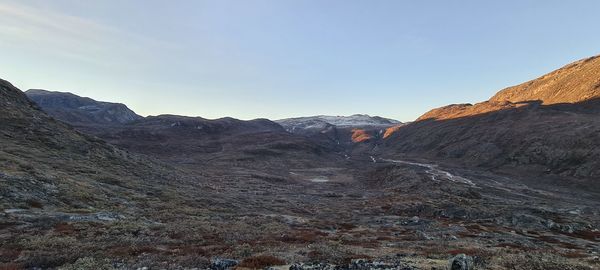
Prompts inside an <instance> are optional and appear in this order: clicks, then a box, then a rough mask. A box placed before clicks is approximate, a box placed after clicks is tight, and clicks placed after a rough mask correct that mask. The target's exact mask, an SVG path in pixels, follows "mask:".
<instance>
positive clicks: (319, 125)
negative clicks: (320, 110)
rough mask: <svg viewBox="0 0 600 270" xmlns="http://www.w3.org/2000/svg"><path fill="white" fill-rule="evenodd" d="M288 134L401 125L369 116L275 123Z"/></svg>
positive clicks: (308, 118) (307, 118) (390, 120)
mask: <svg viewBox="0 0 600 270" xmlns="http://www.w3.org/2000/svg"><path fill="white" fill-rule="evenodd" d="M275 122H277V123H278V124H280V125H282V126H283V127H284V128H285V129H286V130H287V131H289V132H293V133H294V132H297V131H300V130H315V129H316V130H324V129H327V128H332V127H338V128H352V127H385V126H393V125H398V124H402V123H401V122H400V121H397V120H393V119H388V118H383V117H379V116H369V115H366V114H355V115H351V116H331V115H317V116H308V117H296V118H287V119H281V120H277V121H275Z"/></svg>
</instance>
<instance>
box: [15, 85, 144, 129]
mask: <svg viewBox="0 0 600 270" xmlns="http://www.w3.org/2000/svg"><path fill="white" fill-rule="evenodd" d="M25 94H26V95H27V96H28V97H29V98H30V99H31V100H33V101H34V102H35V103H36V104H38V105H39V106H40V107H42V108H43V109H44V111H46V112H47V113H48V114H50V115H51V116H52V117H54V118H56V119H59V120H61V121H64V122H67V123H70V124H75V125H77V124H125V123H129V122H132V121H135V120H138V119H141V118H142V117H141V116H139V115H137V114H136V113H135V112H133V111H132V110H130V109H129V108H127V106H125V105H124V104H120V103H110V102H99V101H95V100H93V99H91V98H86V97H80V96H77V95H74V94H71V93H64V92H54V91H46V90H38V89H31V90H28V91H27V92H25Z"/></svg>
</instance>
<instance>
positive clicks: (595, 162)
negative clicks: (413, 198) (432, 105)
mask: <svg viewBox="0 0 600 270" xmlns="http://www.w3.org/2000/svg"><path fill="white" fill-rule="evenodd" d="M599 85H600V58H598V57H592V58H588V59H585V60H581V61H577V62H575V63H573V64H570V65H568V66H566V67H564V68H561V69H559V70H557V71H554V72H552V73H549V74H547V75H544V76H542V77H540V78H538V79H536V80H533V81H530V82H527V83H525V84H521V85H518V86H515V87H510V88H507V89H505V90H502V91H500V92H499V93H498V94H496V95H495V96H494V97H493V98H491V99H490V100H489V101H486V102H482V103H478V104H475V105H470V104H461V105H450V106H446V107H442V108H439V109H434V110H432V111H430V112H428V113H426V114H425V115H423V116H422V117H420V118H419V121H417V122H414V123H411V124H409V125H407V126H405V127H402V128H400V129H397V130H396V131H395V132H393V134H391V135H390V136H389V137H388V139H387V140H386V146H387V149H386V150H384V152H386V153H387V154H388V155H409V156H421V157H428V158H435V159H438V160H441V159H443V160H446V161H453V162H460V163H463V164H466V165H477V166H484V167H488V168H496V169H502V170H507V171H509V172H513V173H515V172H516V173H518V172H521V171H528V172H536V173H537V174H538V175H539V174H548V173H550V174H558V175H564V176H576V177H580V178H596V177H597V176H598V175H600V162H599V160H600V148H598V147H597V146H598V141H599V139H600V137H599V134H600V117H599V116H600V102H599V100H598V97H600V87H599Z"/></svg>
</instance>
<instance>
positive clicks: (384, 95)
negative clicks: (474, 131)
mask: <svg viewBox="0 0 600 270" xmlns="http://www.w3.org/2000/svg"><path fill="white" fill-rule="evenodd" d="M599 8H600V2H598V1H592V0H575V1H568V2H567V1H558V0H549V1H533V0H525V1H517V0H512V1H500V2H489V1H475V0H462V1H442V0H437V1H434V0H425V1H401V0H398V1H392V0H382V1H363V0H350V1H342V0H331V1H316V0H305V1H300V0H250V1H245V0H219V1H216V0H215V1H206V0H181V1H175V2H172V1H160V0H148V1H142V0H130V1H117V0H103V1H77V0H53V1H46V0H19V1H17V0H14V1H13V0H0V59H2V60H3V61H2V62H3V63H2V65H1V66H0V78H2V79H5V80H8V81H10V82H12V83H13V84H14V85H15V86H17V87H19V88H20V89H22V90H23V91H25V90H27V89H33V88H37V89H46V90H52V91H61V92H71V93H74V94H76V95H80V96H85V97H90V98H93V99H96V100H100V101H108V102H118V103H124V104H126V105H127V106H129V107H130V108H131V109H132V110H134V111H135V112H136V113H138V114H140V115H144V116H147V115H159V114H178V115H188V116H200V117H204V118H210V119H214V118H221V117H235V118H239V119H254V118H269V119H281V118H289V117H301V116H310V115H353V114H369V115H372V116H375V115H376V116H382V117H387V118H392V119H397V120H400V121H412V120H414V119H415V118H417V117H418V116H420V115H421V114H423V113H425V112H426V111H428V110H430V109H432V108H435V107H439V106H444V105H447V104H452V103H476V102H480V101H483V100H486V99H488V98H489V97H490V96H492V95H493V94H494V93H495V92H497V91H499V90H501V89H502V88H505V87H508V86H512V85H515V84H518V83H522V82H525V81H528V80H531V79H535V78H536V77H538V76H541V75H543V74H545V73H547V72H550V71H552V70H554V69H557V68H560V67H561V66H563V65H566V64H568V63H570V62H573V61H575V60H578V59H581V58H585V57H590V56H593V55H597V54H599V53H600V49H599V48H600V35H597V32H598V30H597V22H596V21H597V20H596V18H597V15H596V14H595V13H596V12H597V10H599Z"/></svg>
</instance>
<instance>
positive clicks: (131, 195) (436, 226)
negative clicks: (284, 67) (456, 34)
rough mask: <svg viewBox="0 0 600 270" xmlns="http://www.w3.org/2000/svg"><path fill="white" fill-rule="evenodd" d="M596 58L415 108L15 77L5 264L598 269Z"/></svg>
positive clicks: (1, 163) (0, 244) (6, 138)
mask: <svg viewBox="0 0 600 270" xmlns="http://www.w3.org/2000/svg"><path fill="white" fill-rule="evenodd" d="M599 63H600V58H597V57H596V58H589V59H586V60H582V61H578V62H576V63H574V64H571V65H568V66H566V67H565V68H563V69H561V70H559V71H557V72H553V73H550V74H549V75H545V76H543V77H541V78H540V79H538V80H534V81H532V82H530V83H527V84H525V86H520V87H517V88H509V90H505V91H502V92H500V93H505V96H506V97H508V98H506V100H505V99H504V98H502V95H498V96H495V97H494V98H492V99H490V100H489V101H486V102H483V103H480V104H476V105H464V104H463V105H450V106H446V107H443V108H440V109H434V110H432V111H430V112H429V113H426V114H425V115H424V116H422V117H421V118H419V119H418V120H417V121H415V122H411V123H400V122H398V121H395V120H392V119H385V118H381V117H371V116H367V115H352V116H348V117H343V116H322V115H321V116H314V117H303V118H291V119H282V120H277V121H271V120H268V119H255V120H249V121H244V120H238V119H234V118H229V117H225V118H220V119H205V118H202V117H189V116H178V115H158V116H148V117H142V116H139V115H137V114H136V113H135V112H133V111H132V110H130V109H129V108H127V106H126V105H124V104H118V103H109V102H99V101H95V100H93V99H91V98H83V97H79V96H76V95H74V94H70V93H63V92H52V91H46V90H29V91H26V92H22V91H21V90H19V89H17V88H16V87H14V86H13V85H12V84H10V83H9V82H7V81H1V84H0V87H1V92H0V103H1V105H2V107H1V108H0V124H1V127H2V129H1V130H0V188H1V189H0V269H23V268H24V269H39V268H41V269H55V268H59V269H226V268H228V267H230V266H234V265H237V269H257V268H259V269H263V268H267V267H270V266H273V267H279V268H280V269H281V268H285V269H332V268H333V267H334V265H336V266H338V267H339V269H369V268H374V265H380V266H381V267H379V268H386V267H387V268H393V269H446V267H447V266H448V263H449V260H450V261H452V260H453V258H455V256H456V257H457V258H459V257H461V256H462V255H461V254H464V256H467V257H465V258H469V260H470V264H471V266H472V267H474V269H529V268H522V267H523V266H524V265H525V266H527V265H537V266H539V267H538V268H531V269H598V267H599V266H600V259H599V256H600V184H599V183H598V170H599V169H600V167H599V166H600V163H599V160H600V159H598V149H599V148H598V147H597V146H598V140H597V139H598V136H599V135H598V134H600V133H599V132H598V131H599V130H600V124H599V123H598V119H599V118H598V112H600V107H598V102H597V98H600V91H599V88H598V87H596V86H595V85H596V84H595V82H596V81H597V80H598V78H599V77H598V76H596V75H597V74H598V72H600V68H599V67H600V65H599ZM573 81H576V82H580V83H579V84H577V87H574V88H573V89H579V90H577V91H582V93H583V94H582V95H584V96H585V99H573V97H574V96H576V95H574V94H573V93H571V92H569V94H568V95H565V96H564V98H563V99H564V100H563V99H561V98H560V95H559V94H560V93H563V90H564V89H565V87H566V86H565V85H569V87H571V86H572V82H573ZM535 87H539V89H541V90H539V89H538V88H535ZM531 89H534V90H536V89H537V90H536V91H533V90H531ZM548 89H550V90H548ZM552 89H554V90H555V91H554V92H552V91H551V90H552ZM582 89H583V90H582ZM542 90H544V91H542ZM528 91H533V92H535V93H538V94H539V95H538V96H535V95H531V93H530V92H528ZM548 91H550V93H549V92H548ZM573 91H575V90H573ZM521 92H524V93H526V94H523V96H525V98H526V99H527V100H521V99H518V98H516V96H519V95H520V94H519V93H521ZM540 93H541V94H540ZM548 97H551V98H550V99H548V102H545V101H544V99H546V98H548ZM530 99H534V100H530ZM561 100H562V101H565V102H559V101H561ZM569 102H570V103H569ZM229 264H231V265H229ZM361 267H362V268H361ZM375 268H377V267H375Z"/></svg>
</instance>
